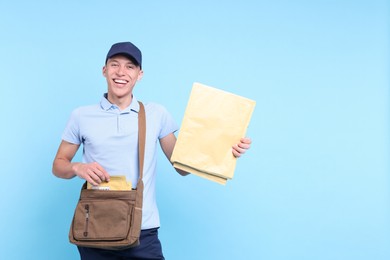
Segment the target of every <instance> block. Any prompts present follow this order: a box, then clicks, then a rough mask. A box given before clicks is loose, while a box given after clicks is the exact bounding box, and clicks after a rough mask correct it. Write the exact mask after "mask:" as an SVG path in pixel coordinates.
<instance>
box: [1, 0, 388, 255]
mask: <svg viewBox="0 0 390 260" xmlns="http://www.w3.org/2000/svg"><path fill="white" fill-rule="evenodd" d="M389 16H390V12H389V3H388V2H387V1H380V0H366V1H363V0H362V1H359V0H344V1H342V0H328V1H326V0H319V1H309V0H297V1H288V0H276V1H260V0H259V1H255V0H254V1H248V0H243V1H210V0H208V1H204V0H197V1H169V0H167V1H130V0H129V1H123V0H122V1H92V0H85V1H18V0H14V1H2V2H1V3H0V30H1V35H2V36H1V43H0V46H1V48H0V57H1V63H0V75H1V83H0V86H1V97H2V98H1V102H0V108H1V122H2V124H1V125H2V127H1V128H0V129H1V130H0V138H1V148H0V149H1V150H0V158H1V166H2V168H1V178H2V180H1V187H0V192H1V196H0V198H1V207H2V209H1V221H0V230H1V236H0V247H1V253H0V254H1V259H7V260H8V259H58V260H60V259H78V252H77V250H76V248H75V247H74V246H73V245H71V244H69V243H68V237H67V235H68V230H69V224H70V221H71V217H72V214H73V210H74V206H75V204H76V201H77V198H78V194H79V189H80V185H81V183H82V180H80V179H77V178H75V179H72V180H70V181H69V180H62V179H58V178H55V177H53V175H52V174H51V164H52V160H53V158H54V155H55V153H56V150H57V147H58V145H59V142H60V138H61V133H62V130H63V129H64V126H65V123H66V121H67V119H68V117H69V114H70V112H71V110H72V109H74V108H75V107H77V106H80V105H86V104H94V103H96V102H98V101H99V100H100V97H101V95H102V93H103V92H104V91H105V89H106V84H105V80H104V78H103V76H102V75H101V68H102V66H103V63H104V58H105V55H106V52H107V50H108V48H109V47H110V46H111V44H112V43H114V42H118V41H128V40H130V41H133V42H134V43H135V44H136V45H138V46H139V47H140V48H141V49H142V51H143V54H144V66H143V68H144V71H145V75H144V79H143V80H142V81H141V82H140V83H139V84H138V85H137V87H136V90H135V94H136V95H137V97H138V98H139V99H141V100H143V101H145V102H147V101H154V102H158V103H160V104H162V105H164V106H165V107H166V108H167V109H168V110H169V111H170V112H171V113H172V115H173V117H174V118H175V120H176V121H177V122H178V123H179V124H180V123H181V120H182V117H183V114H184V110H185V106H186V103H187V100H188V97H189V93H190V90H191V87H192V83H193V82H194V81H198V82H201V83H204V84H208V85H211V86H214V87H218V88H221V89H224V90H227V91H231V92H233V93H236V94H239V95H242V96H245V97H248V98H251V99H254V100H256V101H257V106H256V109H255V112H254V114H253V117H252V120H251V123H250V126H249V128H248V133H247V134H248V136H250V137H251V138H252V139H253V146H252V148H251V150H250V151H249V152H248V153H247V154H246V155H245V156H244V157H243V158H241V159H240V160H239V161H238V164H237V168H236V172H235V177H234V179H233V180H232V181H230V182H228V184H227V185H226V186H220V185H218V184H215V183H212V182H209V181H206V180H204V179H201V178H199V177H196V176H188V177H185V178H183V177H180V176H179V175H178V174H176V173H175V172H174V171H173V169H172V168H171V166H170V164H169V163H168V161H167V160H166V159H165V158H164V157H163V156H162V154H161V152H160V159H159V174H158V203H159V207H160V211H161V212H160V213H161V221H162V226H161V229H160V238H161V240H162V243H163V249H164V253H165V256H166V259H168V260H183V259H185V260H192V259H194V260H199V259H210V260H215V259H217V260H219V259H266V260H279V259H282V260H286V259H287V260H289V259H294V260H295V259H297V260H304V259H308V260H313V259H316V260H322V259H324V260H325V259H326V260H335V259H342V260H345V259H353V260H360V259H362V260H363V259H364V260H366V259H376V260H382V259H383V260H385V259H386V260H387V259H390V193H389V191H390V179H389V160H388V159H389V69H390V68H389V58H390V55H389V37H390V35H389ZM79 158H80V155H79V154H78V157H77V159H79Z"/></svg>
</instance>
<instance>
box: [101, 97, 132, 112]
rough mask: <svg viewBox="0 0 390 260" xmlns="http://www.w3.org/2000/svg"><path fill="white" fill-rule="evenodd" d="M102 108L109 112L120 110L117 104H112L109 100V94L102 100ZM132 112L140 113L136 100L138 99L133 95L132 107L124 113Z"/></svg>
mask: <svg viewBox="0 0 390 260" xmlns="http://www.w3.org/2000/svg"><path fill="white" fill-rule="evenodd" d="M100 107H101V108H102V109H103V110H105V111H109V110H111V109H118V107H117V106H116V105H115V104H112V103H111V102H110V101H108V99H107V93H104V95H103V97H102V99H101V100H100ZM131 111H133V112H136V113H138V112H139V103H138V101H137V99H136V97H135V96H134V95H133V99H132V100H131V104H130V106H128V107H127V108H125V109H124V110H123V111H122V113H126V112H127V113H130V112H131Z"/></svg>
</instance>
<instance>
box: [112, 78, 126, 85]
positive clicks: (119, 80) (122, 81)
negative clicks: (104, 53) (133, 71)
mask: <svg viewBox="0 0 390 260" xmlns="http://www.w3.org/2000/svg"><path fill="white" fill-rule="evenodd" d="M113 81H114V82H115V83H117V84H127V83H128V81H127V80H124V79H114V80H113Z"/></svg>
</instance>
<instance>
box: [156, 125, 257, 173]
mask: <svg viewBox="0 0 390 260" xmlns="http://www.w3.org/2000/svg"><path fill="white" fill-rule="evenodd" d="M251 143H252V140H251V139H250V138H247V137H244V138H241V139H240V142H239V143H238V144H236V145H234V146H233V147H232V153H233V155H234V156H235V157H237V158H239V157H240V156H241V155H243V154H244V153H245V152H246V151H247V150H248V149H249V148H250V147H251ZM175 144H176V136H175V135H174V134H173V133H171V134H169V135H167V136H165V137H164V138H161V139H160V145H161V148H162V150H163V152H164V154H165V156H166V157H167V158H168V160H169V161H170V160H171V157H172V153H173V148H174V147H175ZM175 170H176V171H177V172H178V173H179V174H180V175H182V176H186V175H188V174H189V173H188V172H186V171H183V170H180V169H176V168H175Z"/></svg>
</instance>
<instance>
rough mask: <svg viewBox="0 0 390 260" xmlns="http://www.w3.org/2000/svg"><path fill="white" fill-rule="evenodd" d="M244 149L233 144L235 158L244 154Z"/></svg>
mask: <svg viewBox="0 0 390 260" xmlns="http://www.w3.org/2000/svg"><path fill="white" fill-rule="evenodd" d="M245 151H246V149H243V148H240V147H239V146H238V145H237V144H236V145H234V146H233V155H234V156H235V157H237V158H238V157H240V156H241V155H242V154H244V153H245Z"/></svg>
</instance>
